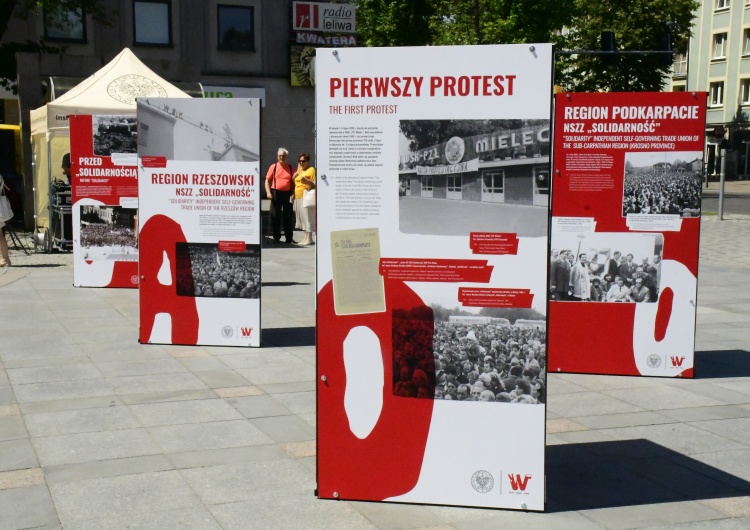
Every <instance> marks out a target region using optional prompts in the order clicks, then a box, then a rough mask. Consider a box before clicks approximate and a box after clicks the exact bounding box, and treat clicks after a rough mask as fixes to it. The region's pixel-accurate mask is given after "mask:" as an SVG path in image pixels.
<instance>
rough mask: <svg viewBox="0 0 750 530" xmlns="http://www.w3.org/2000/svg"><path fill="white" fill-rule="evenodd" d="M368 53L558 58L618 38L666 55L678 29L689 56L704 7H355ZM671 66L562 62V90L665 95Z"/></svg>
mask: <svg viewBox="0 0 750 530" xmlns="http://www.w3.org/2000/svg"><path fill="white" fill-rule="evenodd" d="M352 1H353V2H354V3H355V4H356V5H357V6H358V10H357V20H358V22H357V24H358V28H359V31H360V33H361V34H362V36H363V41H364V43H365V45H367V46H415V45H460V44H512V43H524V42H553V43H555V44H556V49H557V50H558V51H563V50H587V51H599V50H600V49H601V42H600V36H601V33H602V32H603V31H613V32H614V33H615V38H616V42H617V47H618V50H622V51H636V50H641V51H643V50H658V49H659V42H658V35H659V34H660V33H663V32H667V31H669V30H670V28H669V27H668V26H667V23H668V22H675V23H676V24H677V25H676V26H674V27H673V28H672V31H671V32H672V43H673V47H674V49H675V51H676V52H682V53H684V51H685V49H686V44H687V35H688V29H687V28H689V27H690V26H691V24H692V19H693V16H694V15H693V13H694V12H695V10H696V9H697V8H698V7H699V5H700V4H699V2H697V1H696V0H622V1H620V2H614V1H612V0H401V1H398V0H352ZM670 69H671V66H670V65H669V64H668V60H667V61H665V58H664V56H663V55H655V54H654V55H647V54H619V55H615V56H609V57H603V56H601V55H593V54H578V55H573V56H564V55H558V56H557V59H556V64H555V71H556V83H557V84H560V85H562V86H563V88H565V89H566V90H575V91H596V90H603V91H639V90H660V89H661V86H662V83H663V78H664V76H665V75H668V74H669V72H670Z"/></svg>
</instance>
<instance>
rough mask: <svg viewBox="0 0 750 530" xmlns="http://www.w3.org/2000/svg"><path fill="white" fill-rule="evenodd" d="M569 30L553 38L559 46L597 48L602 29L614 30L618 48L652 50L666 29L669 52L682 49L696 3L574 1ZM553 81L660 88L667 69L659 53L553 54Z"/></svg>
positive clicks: (576, 87)
mask: <svg viewBox="0 0 750 530" xmlns="http://www.w3.org/2000/svg"><path fill="white" fill-rule="evenodd" d="M574 4H575V5H574V8H573V12H572V14H573V17H572V20H571V22H570V25H569V26H568V28H569V29H568V30H566V31H565V32H563V34H562V35H561V36H560V37H559V38H558V39H557V43H558V45H559V48H561V49H564V50H599V49H600V46H601V44H600V36H601V32H602V31H613V32H614V34H615V42H616V45H617V49H618V50H620V51H635V50H657V49H659V42H658V36H659V34H660V33H664V32H668V31H669V30H670V28H669V26H667V22H676V23H677V24H678V26H676V27H675V33H674V34H673V35H672V43H673V47H674V50H675V51H676V52H678V53H685V51H686V48H687V36H688V33H687V28H689V27H690V26H691V24H692V20H693V13H694V11H695V10H696V9H697V8H698V7H700V3H699V2H696V1H695V0H629V1H622V2H613V1H611V0H574ZM555 66H556V82H557V84H559V85H561V86H562V87H563V88H565V89H566V90H571V91H610V92H616V91H627V92H630V91H659V90H661V87H662V84H663V82H664V76H666V75H668V74H669V73H670V70H671V64H670V63H669V60H667V61H665V59H664V56H663V55H646V54H618V55H614V56H608V57H604V56H601V55H586V54H581V55H575V56H567V57H560V56H559V57H558V60H557V62H556V65H555Z"/></svg>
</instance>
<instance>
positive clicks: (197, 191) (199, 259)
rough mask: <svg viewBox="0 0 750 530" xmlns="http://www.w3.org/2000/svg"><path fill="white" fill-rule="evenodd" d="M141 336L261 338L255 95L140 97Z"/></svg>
mask: <svg viewBox="0 0 750 530" xmlns="http://www.w3.org/2000/svg"><path fill="white" fill-rule="evenodd" d="M138 128H139V129H138V130H139V135H138V168H139V196H140V213H139V226H140V232H139V234H140V235H139V242H140V280H141V281H140V317H141V318H140V342H142V343H158V344H201V345H217V346H260V291H261V280H260V260H261V256H260V246H261V230H260V226H261V224H260V189H261V188H262V181H261V177H260V174H259V167H258V160H259V156H258V153H259V147H260V100H258V99H174V98H159V99H152V98H142V99H139V100H138Z"/></svg>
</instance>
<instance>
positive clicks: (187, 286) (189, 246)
mask: <svg viewBox="0 0 750 530" xmlns="http://www.w3.org/2000/svg"><path fill="white" fill-rule="evenodd" d="M176 261H177V263H176V269H177V274H176V275H177V281H176V285H177V295H178V296H191V297H212V298H260V245H245V249H244V250H243V251H241V252H237V251H234V250H233V251H223V250H220V249H219V245H218V244H215V243H177V246H176Z"/></svg>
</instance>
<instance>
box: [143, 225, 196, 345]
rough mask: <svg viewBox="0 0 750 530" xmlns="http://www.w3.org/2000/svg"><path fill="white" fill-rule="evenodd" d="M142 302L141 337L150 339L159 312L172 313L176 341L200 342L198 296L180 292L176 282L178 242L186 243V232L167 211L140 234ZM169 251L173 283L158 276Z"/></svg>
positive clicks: (175, 342) (174, 339)
mask: <svg viewBox="0 0 750 530" xmlns="http://www.w3.org/2000/svg"><path fill="white" fill-rule="evenodd" d="M139 242H140V265H141V269H140V274H141V285H140V303H141V327H140V333H139V341H140V342H141V343H146V342H148V340H149V338H151V331H152V330H153V327H154V320H155V318H156V315H157V314H159V313H168V314H169V315H170V317H171V318H172V344H196V343H197V342H198V309H197V308H196V305H195V298H193V297H190V296H177V288H176V287H175V285H174V281H175V278H176V277H177V256H176V254H177V252H176V249H175V245H176V243H185V242H186V241H185V234H184V233H183V232H182V228H180V225H179V224H177V223H175V222H174V221H173V220H172V219H170V218H169V217H166V216H164V215H155V216H153V217H152V218H150V219H149V220H148V221H146V224H145V225H144V226H143V228H141V232H140V237H139ZM165 253H166V256H167V259H169V264H170V274H171V278H172V284H171V285H163V284H161V283H160V282H159V280H158V274H159V270H160V269H161V267H162V264H163V262H164V255H165Z"/></svg>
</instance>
